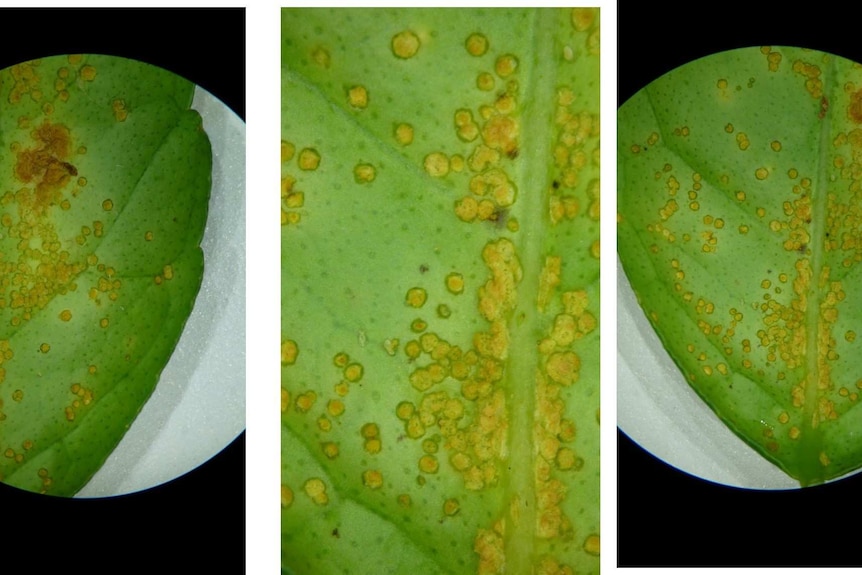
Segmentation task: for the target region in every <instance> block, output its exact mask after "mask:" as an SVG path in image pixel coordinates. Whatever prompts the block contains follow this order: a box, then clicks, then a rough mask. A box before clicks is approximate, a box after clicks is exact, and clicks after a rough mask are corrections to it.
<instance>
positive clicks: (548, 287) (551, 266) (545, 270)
mask: <svg viewBox="0 0 862 575" xmlns="http://www.w3.org/2000/svg"><path fill="white" fill-rule="evenodd" d="M561 268H562V259H561V258H560V257H559V256H547V257H546V258H545V265H544V266H543V267H542V272H541V275H540V276H539V293H538V296H537V298H536V306H537V308H538V309H539V311H543V310H544V309H545V308H546V307H547V305H548V303H549V302H550V301H551V298H552V297H553V294H554V290H555V289H556V288H557V286H558V285H560V273H561Z"/></svg>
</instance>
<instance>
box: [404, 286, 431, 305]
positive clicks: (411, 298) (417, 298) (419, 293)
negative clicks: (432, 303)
mask: <svg viewBox="0 0 862 575" xmlns="http://www.w3.org/2000/svg"><path fill="white" fill-rule="evenodd" d="M427 299H428V293H427V292H426V291H425V289H424V288H421V287H413V288H410V289H409V290H407V296H406V297H405V299H404V301H405V303H406V304H407V305H409V306H410V307H414V308H420V307H422V306H423V305H425V302H426V301H427Z"/></svg>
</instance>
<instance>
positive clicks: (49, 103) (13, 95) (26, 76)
mask: <svg viewBox="0 0 862 575" xmlns="http://www.w3.org/2000/svg"><path fill="white" fill-rule="evenodd" d="M53 61H54V60H52V62H53ZM47 68H49V66H48V65H47V63H46V61H45V60H41V59H38V60H30V61H28V62H23V63H20V64H16V65H14V66H12V67H11V68H10V70H9V73H10V75H11V77H12V87H11V89H10V91H9V97H8V98H7V100H8V102H9V104H13V105H15V104H20V103H22V102H26V101H30V102H34V103H37V104H41V105H42V107H43V111H44V112H46V113H50V112H51V111H52V110H53V106H54V104H53V102H55V101H59V102H67V101H69V98H70V97H71V92H70V88H73V87H74V86H75V85H78V87H83V86H84V85H85V84H87V83H90V82H93V81H94V80H95V79H96V68H95V66H92V65H91V64H88V63H86V62H85V61H84V56H83V55H81V54H71V55H69V56H67V57H66V63H65V65H62V66H59V67H57V68H56V69H53V70H49V69H47ZM43 80H44V81H43Z"/></svg>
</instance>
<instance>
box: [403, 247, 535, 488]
mask: <svg viewBox="0 0 862 575" xmlns="http://www.w3.org/2000/svg"><path fill="white" fill-rule="evenodd" d="M482 257H483V261H484V263H485V265H486V266H487V268H488V270H489V278H488V279H487V281H486V282H485V283H484V284H483V285H482V286H480V287H479V289H478V292H479V299H478V308H479V312H480V313H481V314H482V316H483V317H484V318H485V319H486V320H487V321H488V329H487V331H478V332H476V333H474V334H473V341H472V345H471V346H470V347H464V346H462V345H459V344H458V343H455V342H451V341H448V340H447V339H446V338H444V337H443V336H442V335H441V334H440V333H438V332H436V331H433V330H432V329H430V328H431V326H430V325H429V323H428V322H427V321H426V320H424V319H419V320H418V321H413V322H411V324H410V331H411V336H410V339H408V340H407V341H406V343H405V344H404V346H403V354H404V355H405V356H406V359H407V361H408V362H409V363H410V364H411V365H413V366H414V367H413V369H412V371H411V373H410V375H409V384H410V386H411V387H412V389H413V390H414V391H415V392H419V393H420V394H421V396H420V397H419V399H418V400H416V401H410V400H404V401H402V402H400V403H399V404H398V406H397V407H396V412H395V415H396V417H397V418H398V419H399V420H400V421H401V422H402V424H403V430H404V437H405V438H409V439H412V440H416V441H420V440H421V442H422V450H423V454H422V455H421V456H420V458H419V460H418V461H417V466H418V470H419V471H420V475H419V476H418V482H419V484H420V485H421V484H424V479H423V476H424V475H427V474H433V473H437V471H438V470H439V469H440V468H441V461H440V459H441V452H442V453H445V455H442V457H443V458H445V460H447V461H448V464H449V468H450V469H451V470H452V471H454V472H455V473H458V474H459V475H460V476H461V478H462V479H463V482H464V486H465V487H466V489H468V490H473V491H477V490H481V489H483V488H484V487H486V486H491V485H495V484H496V483H497V482H498V481H499V480H500V478H501V472H502V470H501V464H502V463H501V462H502V459H503V450H504V444H505V440H506V429H507V416H506V399H505V393H504V391H503V389H502V388H501V386H500V383H501V382H502V380H503V377H504V361H505V359H506V357H507V355H508V346H509V339H508V330H507V326H506V319H505V318H506V316H507V315H508V314H509V313H511V310H512V309H513V308H514V305H515V298H516V286H517V284H518V282H519V281H520V280H521V267H520V262H519V261H518V258H517V256H516V255H515V252H514V246H513V245H512V243H511V242H510V241H509V240H507V239H501V240H498V241H494V242H489V243H488V244H487V245H486V246H485V249H484V250H483V254H482ZM442 281H443V283H444V285H445V287H446V290H447V293H449V294H450V295H451V296H452V297H460V296H461V294H463V293H464V292H465V287H466V286H465V279H464V276H463V275H462V274H460V273H458V272H450V273H448V274H447V275H446V276H445V277H444V278H442ZM405 304H406V305H408V306H410V307H412V308H416V309H423V308H425V306H426V304H427V306H428V307H429V308H430V307H434V306H433V305H432V304H428V297H427V292H426V290H425V289H424V288H422V287H419V286H417V287H414V288H411V289H410V290H408V292H407V294H406V297H405ZM435 309H436V310H437V314H436V315H437V317H438V318H439V319H442V320H445V319H446V318H448V317H449V311H450V310H449V307H448V305H447V304H446V303H441V304H439V305H437V306H436V308H435ZM393 341H395V339H394V338H391V339H389V340H387V343H388V344H389V349H388V350H387V351H395V350H394V349H392V343H393Z"/></svg>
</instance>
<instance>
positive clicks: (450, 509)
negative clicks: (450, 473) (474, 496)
mask: <svg viewBox="0 0 862 575" xmlns="http://www.w3.org/2000/svg"><path fill="white" fill-rule="evenodd" d="M460 510H461V504H460V503H458V500H457V499H447V500H446V501H444V502H443V514H444V515H446V516H447V517H454V516H455V515H457V514H458V511H460Z"/></svg>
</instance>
